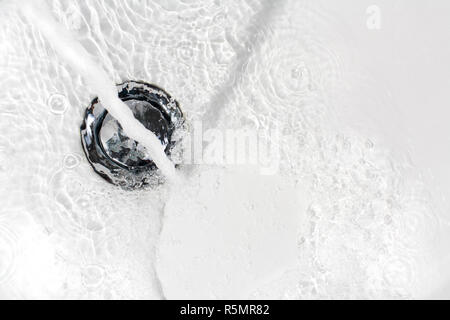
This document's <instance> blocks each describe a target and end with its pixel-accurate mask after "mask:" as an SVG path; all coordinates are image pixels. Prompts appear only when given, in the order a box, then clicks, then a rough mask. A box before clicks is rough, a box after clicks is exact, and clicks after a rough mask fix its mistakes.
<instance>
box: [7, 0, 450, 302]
mask: <svg viewBox="0 0 450 320" xmlns="http://www.w3.org/2000/svg"><path fill="white" fill-rule="evenodd" d="M48 4H49V5H50V6H51V8H52V10H53V14H54V15H55V17H56V18H57V20H58V21H60V22H61V23H63V24H64V25H65V26H66V27H67V28H68V29H69V30H71V31H72V32H73V33H74V35H75V36H76V38H77V40H78V41H80V42H81V44H82V45H83V46H85V48H86V49H87V50H88V51H89V52H90V53H91V54H92V55H93V56H94V57H96V58H95V59H96V61H97V62H98V64H99V65H100V66H101V67H102V68H104V70H105V71H106V72H107V73H108V74H109V75H110V77H111V78H112V79H113V80H114V81H115V82H117V83H119V82H121V81H123V80H128V79H141V80H145V81H148V82H150V83H154V84H156V85H159V86H161V87H162V88H164V89H166V90H167V91H168V92H169V93H170V94H172V95H173V96H174V97H175V98H176V99H177V100H178V101H179V103H180V105H181V107H182V109H183V110H184V111H185V113H186V116H187V118H188V121H189V122H190V123H194V122H195V121H197V120H202V121H203V124H204V127H205V128H209V127H214V126H216V125H217V126H218V127H219V128H223V129H225V128H227V129H228V128H230V129H232V128H249V129H255V128H258V129H259V130H262V131H268V130H270V129H272V128H273V127H276V126H278V127H279V128H281V129H282V133H283V138H282V140H281V143H280V147H281V151H282V152H281V159H280V166H279V170H278V171H277V172H276V174H274V175H270V176H265V175H261V174H260V172H259V171H258V170H257V169H255V168H254V167H245V166H229V165H222V166H206V165H187V166H184V167H182V168H181V169H180V173H181V175H182V176H184V178H183V182H181V183H180V184H179V185H177V186H176V187H173V188H170V187H169V186H161V187H160V188H158V189H156V190H148V191H140V192H132V193H130V192H125V191H121V190H119V189H117V188H116V187H114V186H111V185H109V184H107V183H106V182H105V181H103V180H102V179H101V178H99V177H98V176H97V175H96V174H95V173H94V172H93V170H92V169H91V167H90V166H89V164H88V162H87V160H86V159H85V156H84V154H83V151H82V149H81V144H80V137H79V125H80V123H81V121H82V115H83V112H84V109H85V107H86V106H87V105H88V104H89V102H90V101H91V100H92V98H94V97H95V96H96V93H95V92H92V91H91V90H90V89H88V88H86V83H85V81H84V80H83V79H82V77H81V76H80V75H78V74H77V73H76V72H74V71H73V70H71V69H70V67H68V65H67V64H66V63H65V61H64V60H63V59H61V58H60V57H59V56H58V55H57V54H56V52H55V51H54V50H53V49H52V47H51V45H50V43H48V42H47V40H45V39H44V38H43V37H42V36H41V35H40V34H39V32H38V31H37V30H36V28H34V27H33V26H31V25H30V24H29V23H28V22H27V21H26V20H25V19H24V18H23V17H22V16H21V15H20V14H19V11H18V10H17V8H16V7H15V6H16V4H15V3H14V2H13V1H6V0H3V1H1V0H0V82H1V86H2V99H1V100H0V128H1V130H2V135H1V136H0V188H1V204H2V205H1V209H0V297H1V298H133V299H139V298H156V299H158V298H248V297H250V298H292V299H304V298H421V297H425V298H427V297H438V298H448V297H449V295H450V289H449V288H450V284H449V283H450V282H449V280H450V279H449V276H450V275H449V273H448V270H449V268H448V266H449V262H450V261H449V258H450V257H449V255H448V249H449V247H450V239H449V237H448V234H449V232H448V231H449V230H448V227H449V225H448V219H449V215H448V212H449V209H450V207H449V203H448V200H447V192H448V189H449V188H448V187H449V185H448V184H449V181H450V170H449V169H448V163H449V160H450V151H449V147H448V142H449V141H448V137H449V133H450V132H449V129H448V126H447V124H446V117H447V115H448V111H447V110H446V105H447V104H448V99H447V97H446V95H445V93H446V89H447V88H446V86H447V85H448V80H447V74H448V71H449V70H448V69H449V68H450V58H449V54H448V53H449V50H450V44H448V43H447V42H446V41H445V39H446V38H447V36H448V30H450V29H449V27H450V26H449V24H450V22H449V20H448V19H447V17H448V15H449V14H450V5H449V4H448V2H447V1H434V2H433V3H432V4H428V3H427V2H426V1H400V0H397V1H384V0H383V1H377V4H376V7H373V6H372V7H370V6H371V5H374V3H372V2H368V1H360V0H358V1H357V0H352V1H351V0H345V1H331V0H328V1H281V0H280V1H263V0H261V1H257V0H247V1H200V0H197V1H196V0H193V1H181V0H180V1H178V0H176V1H156V0H155V1H106V0H104V1H78V2H74V1H62V0H59V1H56V0H55V1H48ZM369 7H370V10H369V13H367V11H366V10H367V9H368V8H369ZM373 10H375V11H373ZM374 12H375V13H379V14H380V18H381V20H380V24H379V25H378V24H377V23H376V22H377V21H376V20H373V19H374V17H376V16H374ZM374 27H375V29H373V28H374ZM377 27H379V28H377Z"/></svg>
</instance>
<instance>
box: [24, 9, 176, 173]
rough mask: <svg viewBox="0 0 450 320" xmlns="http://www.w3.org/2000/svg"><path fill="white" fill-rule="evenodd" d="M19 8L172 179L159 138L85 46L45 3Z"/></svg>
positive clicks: (127, 131)
mask: <svg viewBox="0 0 450 320" xmlns="http://www.w3.org/2000/svg"><path fill="white" fill-rule="evenodd" d="M20 7H21V9H22V12H23V13H24V15H25V16H26V18H27V19H28V20H29V21H30V22H31V23H32V24H33V25H34V26H36V27H37V28H38V29H39V30H40V31H41V32H42V34H43V35H44V36H45V37H46V38H47V39H48V40H49V42H50V43H51V45H52V46H53V48H54V49H55V50H56V51H57V52H58V54H60V55H61V56H62V57H63V58H64V59H65V61H67V63H69V64H70V66H71V67H72V68H73V69H74V70H75V71H77V72H78V73H79V74H80V75H82V76H83V77H84V79H85V81H86V82H87V84H88V87H89V88H91V90H93V92H95V93H96V94H98V97H99V100H100V101H101V102H102V104H103V105H104V106H105V108H106V109H107V110H108V112H109V113H110V114H111V115H112V116H113V117H114V118H115V119H117V120H118V121H119V122H120V124H121V125H122V128H123V130H124V131H125V132H126V134H127V135H128V136H129V137H130V138H132V139H134V140H136V141H138V142H140V143H141V144H142V145H143V146H145V148H146V150H147V152H148V153H149V155H150V157H151V158H152V160H153V161H154V162H155V164H156V166H157V167H158V168H159V169H160V170H161V172H162V173H163V175H165V176H166V177H167V178H168V180H169V181H172V182H173V181H176V172H175V166H174V164H173V163H172V162H171V161H170V160H169V159H168V158H167V156H166V154H165V152H164V146H163V145H162V144H161V142H160V141H159V139H158V138H157V137H156V135H155V134H153V132H151V131H149V130H147V129H146V128H145V127H144V125H143V124H141V123H140V122H139V121H138V120H136V118H135V117H134V115H133V112H132V111H131V109H130V108H128V107H127V105H126V104H125V103H123V102H122V100H120V99H119V97H118V94H117V89H116V86H115V84H114V83H113V81H111V79H109V77H108V75H107V74H106V72H105V71H104V70H103V69H102V68H100V67H98V66H97V65H96V64H95V62H94V61H93V60H92V59H91V57H90V55H89V53H88V52H87V51H86V49H85V48H84V47H83V46H82V45H81V44H80V43H78V42H77V41H76V40H74V39H73V37H72V35H71V34H70V33H69V31H68V30H66V29H65V27H64V26H62V25H61V24H59V23H58V22H57V21H56V20H55V19H54V18H53V17H52V14H51V12H50V9H49V8H48V7H47V5H46V3H45V2H44V1H41V0H38V1H36V0H33V1H25V2H24V3H22V2H21V6H20Z"/></svg>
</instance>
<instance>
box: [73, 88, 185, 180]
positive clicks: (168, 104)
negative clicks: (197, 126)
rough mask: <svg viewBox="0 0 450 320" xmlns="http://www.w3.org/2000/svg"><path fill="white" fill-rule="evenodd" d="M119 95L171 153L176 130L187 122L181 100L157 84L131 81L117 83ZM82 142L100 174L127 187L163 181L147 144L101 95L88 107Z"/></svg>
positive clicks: (82, 131)
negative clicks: (134, 135)
mask: <svg viewBox="0 0 450 320" xmlns="http://www.w3.org/2000/svg"><path fill="white" fill-rule="evenodd" d="M117 88H118V92H119V98H120V99H121V100H122V101H123V102H124V103H125V104H126V105H127V106H128V107H129V108H130V109H131V110H132V111H133V114H134V116H135V118H136V119H137V120H139V121H140V122H141V123H142V124H143V125H144V126H145V127H146V128H147V129H148V130H151V131H152V132H153V133H154V134H155V135H156V136H157V137H158V138H159V140H160V141H161V144H162V145H163V146H164V147H165V153H166V154H167V156H169V157H170V155H171V152H172V150H173V148H174V146H175V143H176V141H174V139H173V137H174V133H175V131H176V130H178V129H180V128H181V127H182V126H183V124H184V117H183V113H182V112H181V109H180V107H179V105H178V103H177V102H176V101H175V100H174V99H173V98H171V97H170V95H169V94H168V93H167V92H165V91H164V90H162V89H161V88H158V87H156V86H154V85H151V84H148V83H144V82H138V81H127V82H125V83H123V84H120V85H118V86H117ZM81 142H82V144H83V149H84V151H85V153H86V156H87V158H88V161H89V162H90V164H91V165H92V167H93V168H94V170H95V172H97V173H98V174H99V175H100V176H102V177H103V178H104V179H105V180H107V181H108V182H110V183H112V184H115V185H118V186H121V187H123V188H125V189H137V188H142V187H145V186H148V185H156V184H159V183H161V179H162V177H160V176H159V175H158V174H157V167H156V165H155V163H154V162H153V161H152V159H151V158H150V157H149V155H148V154H147V153H146V150H145V148H144V147H143V146H142V145H140V144H139V143H138V142H136V141H135V140H133V139H131V138H129V137H128V136H127V135H126V133H125V132H124V131H123V129H122V127H121V125H120V124H119V122H118V121H117V120H116V119H114V118H113V117H112V116H111V115H110V114H109V113H108V111H107V110H106V109H105V108H104V106H103V105H102V104H101V103H100V102H99V100H98V98H96V99H94V100H93V101H92V103H91V105H90V106H89V107H88V108H87V110H86V113H85V117H84V121H83V124H82V125H81Z"/></svg>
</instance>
